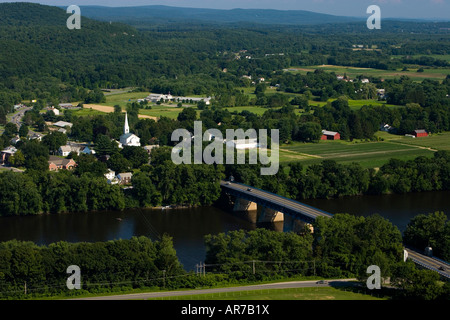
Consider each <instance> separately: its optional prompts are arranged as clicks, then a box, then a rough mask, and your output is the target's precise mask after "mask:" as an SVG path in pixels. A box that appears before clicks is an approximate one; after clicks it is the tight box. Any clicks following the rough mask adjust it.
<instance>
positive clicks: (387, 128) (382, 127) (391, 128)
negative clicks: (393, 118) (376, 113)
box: [380, 123, 394, 132]
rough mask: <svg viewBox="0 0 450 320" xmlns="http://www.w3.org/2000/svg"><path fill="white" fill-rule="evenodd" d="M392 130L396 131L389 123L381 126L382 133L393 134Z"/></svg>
mask: <svg viewBox="0 0 450 320" xmlns="http://www.w3.org/2000/svg"><path fill="white" fill-rule="evenodd" d="M392 130H394V127H392V126H390V125H388V124H387V123H385V124H382V125H381V126H380V131H384V132H391V131H392Z"/></svg>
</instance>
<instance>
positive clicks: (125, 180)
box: [117, 172, 133, 184]
mask: <svg viewBox="0 0 450 320" xmlns="http://www.w3.org/2000/svg"><path fill="white" fill-rule="evenodd" d="M132 177H133V174H132V173H131V172H122V173H119V174H118V175H117V179H118V180H119V183H120V184H130V183H131V178H132Z"/></svg>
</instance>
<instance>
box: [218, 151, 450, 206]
mask: <svg viewBox="0 0 450 320" xmlns="http://www.w3.org/2000/svg"><path fill="white" fill-rule="evenodd" d="M449 173H450V154H449V153H448V152H447V151H438V152H436V153H435V154H434V156H433V157H432V158H426V157H423V156H420V157H417V158H415V159H413V160H407V161H404V160H398V159H390V160H389V162H388V163H386V164H385V165H383V166H381V167H380V169H379V170H378V171H376V170H374V169H372V168H369V169H366V168H363V167H361V165H360V164H358V163H351V164H339V163H337V162H336V161H335V160H324V161H322V162H321V163H318V164H313V165H310V166H308V167H306V168H305V167H303V165H302V164H301V163H298V162H297V163H289V164H282V165H280V169H279V170H278V173H277V174H276V175H273V176H262V175H260V165H226V166H225V175H226V177H227V178H229V177H230V176H233V177H234V179H235V181H238V182H242V183H244V184H247V185H251V186H254V187H256V188H260V189H264V190H267V191H270V192H273V193H276V194H279V195H282V196H285V197H288V198H291V199H295V200H303V199H315V198H334V197H342V196H352V195H363V194H388V193H408V192H422V191H439V190H450V179H449V177H450V174H449Z"/></svg>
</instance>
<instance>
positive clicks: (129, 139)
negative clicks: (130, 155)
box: [120, 113, 141, 147]
mask: <svg viewBox="0 0 450 320" xmlns="http://www.w3.org/2000/svg"><path fill="white" fill-rule="evenodd" d="M140 141H141V139H140V138H139V137H138V136H137V135H135V134H132V133H130V127H129V126H128V115H127V113H125V124H124V126H123V134H122V135H121V136H120V144H121V145H122V146H123V147H125V146H131V147H140V146H141V142H140Z"/></svg>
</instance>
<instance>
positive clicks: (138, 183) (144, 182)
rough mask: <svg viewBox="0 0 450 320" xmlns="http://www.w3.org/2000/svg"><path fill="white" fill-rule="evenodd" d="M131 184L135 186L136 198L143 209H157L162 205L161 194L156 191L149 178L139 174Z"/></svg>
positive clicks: (135, 175)
mask: <svg viewBox="0 0 450 320" xmlns="http://www.w3.org/2000/svg"><path fill="white" fill-rule="evenodd" d="M131 183H132V185H133V194H134V197H135V198H136V199H137V200H138V201H139V203H140V206H142V207H155V206H158V205H160V204H161V201H162V197H161V193H160V192H159V191H158V190H156V188H155V186H154V184H153V183H152V181H151V179H150V178H149V176H148V175H147V174H145V173H142V172H139V173H137V174H134V175H133V177H132V179H131Z"/></svg>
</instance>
